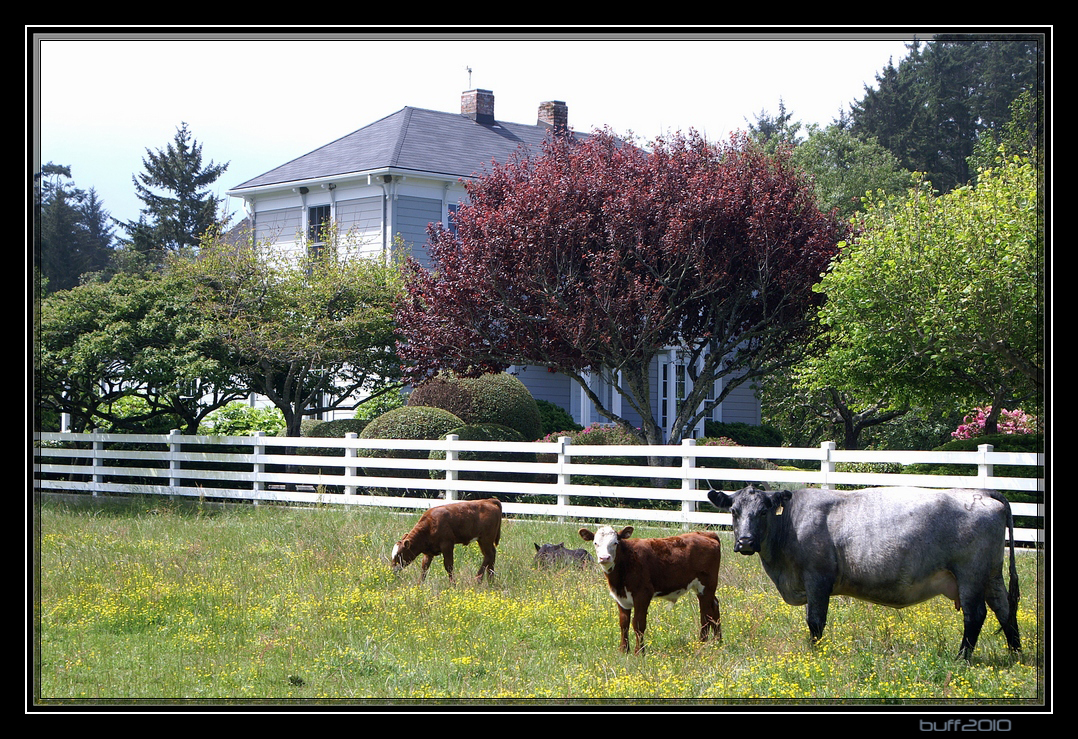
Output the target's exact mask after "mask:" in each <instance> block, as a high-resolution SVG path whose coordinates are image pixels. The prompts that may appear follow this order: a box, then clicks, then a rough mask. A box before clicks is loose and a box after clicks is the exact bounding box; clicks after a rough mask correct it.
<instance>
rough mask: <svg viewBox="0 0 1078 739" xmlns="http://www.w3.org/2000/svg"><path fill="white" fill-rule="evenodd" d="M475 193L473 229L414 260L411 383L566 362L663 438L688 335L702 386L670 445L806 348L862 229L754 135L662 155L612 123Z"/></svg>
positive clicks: (403, 307)
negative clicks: (657, 392) (849, 225)
mask: <svg viewBox="0 0 1078 739" xmlns="http://www.w3.org/2000/svg"><path fill="white" fill-rule="evenodd" d="M468 195H469V198H470V204H469V205H467V206H462V207H461V208H460V210H459V211H458V212H457V218H456V224H457V232H456V234H453V233H450V232H449V231H448V230H446V229H444V228H441V227H440V226H434V227H432V228H431V230H430V244H429V249H428V253H429V255H430V256H431V258H432V265H431V268H430V269H424V268H423V267H421V266H420V265H419V264H418V263H416V262H414V261H413V262H410V263H409V265H408V274H407V278H406V282H407V290H406V293H405V296H404V298H403V299H402V300H401V301H400V302H399V303H398V306H397V312H396V319H397V325H398V331H399V333H400V336H401V341H400V342H399V345H398V351H399V354H400V356H401V359H402V361H403V363H404V365H405V371H406V373H407V375H408V376H409V378H410V379H411V380H412V381H413V382H420V381H422V379H423V378H425V377H427V376H428V375H429V374H430V373H431V372H433V371H437V370H443V369H449V370H454V371H456V372H459V373H463V374H471V375H474V374H478V373H482V372H492V371H501V370H504V369H505V368H506V367H508V366H509V365H513V364H531V365H537V366H543V367H548V368H553V369H554V370H557V371H559V372H563V373H565V374H566V375H568V376H570V377H571V378H573V379H574V380H575V381H576V382H577V383H578V384H580V386H581V387H582V388H583V389H584V391H585V393H586V394H587V395H588V397H589V398H590V399H591V401H592V402H593V403H594V404H595V405H596V408H597V410H598V411H599V413H601V414H602V415H604V416H605V417H607V418H609V419H611V420H612V421H614V422H616V423H618V424H620V425H622V426H624V427H626V428H629V429H632V430H634V432H635V433H637V434H638V435H639V436H640V437H641V438H642V439H643V440H644V441H645V442H647V443H651V444H660V443H662V440H663V433H662V430H661V429H660V428H659V424H658V422H657V421H656V418H655V414H654V413H653V409H652V401H651V392H649V388H650V386H651V378H650V377H649V369H650V367H651V363H652V360H653V359H654V358H655V356H656V355H657V354H658V353H659V352H661V351H664V350H666V349H668V348H669V347H672V346H673V347H679V348H680V349H682V350H683V352H684V356H685V357H686V359H687V365H688V368H689V375H690V379H691V381H692V382H691V390H690V391H689V393H688V396H687V397H686V398H685V402H683V403H682V404H681V408H680V411H679V413H678V416H677V418H676V419H675V421H674V424H673V426H674V429H675V431H674V433H673V434H671V437H670V439H669V442H670V443H679V442H680V440H681V438H682V437H683V436H684V434H685V433H686V432H687V430H689V429H691V428H693V427H694V426H695V424H696V423H697V422H698V421H699V420H700V418H701V417H702V415H703V414H705V413H708V412H709V411H710V410H711V408H712V407H714V405H715V404H717V403H721V402H722V401H723V399H725V397H726V396H727V395H728V394H729V392H730V391H731V390H732V389H733V388H734V387H735V386H736V385H737V384H739V383H741V382H746V381H750V380H752V379H753V378H756V377H759V376H761V375H763V374H765V373H767V372H769V371H771V369H773V368H774V367H776V366H778V365H779V364H781V363H783V362H785V361H789V359H790V352H789V351H788V350H790V349H791V348H793V347H797V346H800V345H803V344H804V342H805V340H806V339H807V337H808V336H809V334H810V332H811V331H812V330H813V325H814V323H813V320H812V316H813V312H814V308H815V307H817V305H818V301H819V299H820V296H819V295H818V294H816V293H815V292H813V290H812V286H813V284H815V283H816V282H817V281H818V280H819V279H820V276H821V274H822V273H823V271H824V270H825V269H826V267H827V265H828V263H829V261H830V259H831V258H832V256H833V255H834V254H835V252H836V248H837V243H838V241H839V240H840V239H841V238H843V236H844V226H843V224H842V223H841V222H840V221H839V220H838V219H837V218H836V217H834V216H833V215H827V214H823V213H821V212H820V211H819V209H818V208H817V207H816V205H815V202H814V200H813V195H812V188H811V186H810V183H809V182H808V181H807V180H806V179H805V178H804V176H803V175H801V174H800V173H799V172H797V171H796V170H794V169H793V168H792V167H791V166H790V164H789V161H788V158H787V156H786V153H785V152H780V153H779V154H768V153H766V152H764V151H763V150H761V149H760V148H759V147H758V146H757V145H756V144H755V143H753V142H752V141H751V140H750V139H749V138H748V137H746V136H742V135H737V136H735V137H733V138H731V140H730V141H729V142H728V143H726V144H725V145H715V144H711V143H708V142H707V141H705V140H704V139H703V138H702V137H700V136H699V135H697V134H696V133H692V132H690V134H688V135H682V134H677V135H674V136H672V137H668V138H665V139H659V140H657V141H656V142H655V143H654V145H653V147H652V149H651V150H650V151H648V150H645V149H642V148H639V147H637V146H634V145H631V144H628V143H626V142H625V141H623V140H621V139H619V138H617V137H616V136H614V135H613V134H612V133H611V132H609V131H596V132H595V133H593V134H592V135H591V136H589V137H587V138H586V139H583V140H580V139H574V138H572V137H570V136H557V137H553V138H550V139H548V140H547V142H546V143H545V144H544V147H543V151H542V153H541V154H540V155H538V156H534V157H527V156H524V155H523V154H521V155H519V156H516V157H514V158H512V159H510V160H509V161H507V162H505V163H503V164H494V165H492V167H491V169H490V171H488V172H486V173H484V174H483V175H482V176H480V177H478V178H477V179H475V180H474V181H472V182H470V183H469V184H468ZM701 358H702V359H701ZM698 359H699V360H701V361H699V362H698V361H697V360H698ZM596 372H600V373H602V375H603V376H604V377H612V378H617V377H620V380H621V382H620V383H618V384H617V385H616V389H617V391H618V392H620V393H621V394H622V398H623V400H624V403H623V407H624V404H627V405H628V407H630V408H632V409H633V410H634V411H635V412H636V413H637V414H638V415H639V417H640V418H641V419H643V425H642V428H640V429H639V430H636V429H633V425H632V424H631V423H630V422H629V421H628V420H627V419H626V418H625V417H624V416H621V415H617V414H615V413H613V412H612V411H611V409H610V408H607V407H605V406H604V405H603V403H602V402H601V400H600V398H599V397H598V396H597V395H596V394H595V393H594V392H593V391H592V390H591V389H590V388H589V387H588V383H587V374H588V373H596ZM720 378H726V381H725V382H724V383H723V387H722V392H721V393H718V394H717V395H716V397H714V399H713V400H711V401H708V402H705V401H706V400H707V395H708V391H709V389H710V388H711V387H713V386H714V383H715V381H716V380H718V379H720Z"/></svg>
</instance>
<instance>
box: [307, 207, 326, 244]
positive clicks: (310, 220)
mask: <svg viewBox="0 0 1078 739" xmlns="http://www.w3.org/2000/svg"><path fill="white" fill-rule="evenodd" d="M327 226H329V206H328V205H315V206H312V207H310V208H308V209H307V241H309V242H311V243H314V244H321V243H322V242H323V241H325V234H326V227H327Z"/></svg>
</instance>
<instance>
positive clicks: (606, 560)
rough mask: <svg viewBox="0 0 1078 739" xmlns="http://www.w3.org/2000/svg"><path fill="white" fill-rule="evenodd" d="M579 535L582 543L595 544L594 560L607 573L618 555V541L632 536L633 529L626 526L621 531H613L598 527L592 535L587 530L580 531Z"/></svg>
mask: <svg viewBox="0 0 1078 739" xmlns="http://www.w3.org/2000/svg"><path fill="white" fill-rule="evenodd" d="M579 534H580V538H581V539H583V540H584V541H590V542H593V543H594V544H595V558H596V559H597V560H599V566H600V567H602V568H603V569H604V570H607V571H609V570H610V568H612V567H613V566H614V558H615V557H616V556H617V553H618V541H619V540H620V539H628V538H629V537H630V536H632V534H633V527H632V526H626V527H625V528H623V529H622V530H621V531H614V529H613V528H611V527H610V526H600V527H599V529H598V530H597V531H596V532H595V533H594V534H593V533H592V532H591V531H589V530H588V529H580V531H579Z"/></svg>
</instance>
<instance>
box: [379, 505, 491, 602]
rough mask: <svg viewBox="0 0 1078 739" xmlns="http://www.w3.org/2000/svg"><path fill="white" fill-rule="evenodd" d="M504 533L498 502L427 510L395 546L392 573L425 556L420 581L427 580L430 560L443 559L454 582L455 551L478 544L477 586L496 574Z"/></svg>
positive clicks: (447, 506)
mask: <svg viewBox="0 0 1078 739" xmlns="http://www.w3.org/2000/svg"><path fill="white" fill-rule="evenodd" d="M501 532H502V504H501V503H500V502H499V501H498V499H497V498H487V499H485V500H466V501H463V502H461V503H445V504H444V505H438V506H435V507H433V508H430V509H428V510H427V511H426V512H425V513H424V514H423V515H422V516H420V517H419V521H418V522H417V523H416V525H415V526H414V527H413V528H412V530H411V531H409V532H408V533H407V534H405V535H404V538H403V539H401V540H400V541H398V542H397V543H396V544H395V545H394V546H393V553H392V554H391V555H390V560H391V562H392V564H393V570H394V571H395V572H396V571H399V570H401V569H403V568H404V567H407V566H408V564H409V563H411V561H412V560H413V559H415V558H416V557H418V556H419V555H420V554H422V555H423V564H422V570H421V572H420V576H419V580H420V582H422V581H423V580H424V579H425V578H426V577H427V570H428V569H430V563H431V560H433V559H434V558H435V557H436V556H438V555H439V554H440V555H442V564H443V565H445V571H446V573H448V574H449V579H450V580H451V581H452V579H453V547H454V546H455V545H457V544H464V545H468V544H471V543H472V542H473V541H478V542H479V551H481V552H482V553H483V562H482V563H481V564H480V565H479V572H478V573H477V574H476V576H475V579H476V582H478V581H480V580H482V579H483V575H484V574H486V575H488V576H489V575H493V574H494V557H495V555H496V553H497V550H496V547H497V546H498V542H499V540H500V539H501Z"/></svg>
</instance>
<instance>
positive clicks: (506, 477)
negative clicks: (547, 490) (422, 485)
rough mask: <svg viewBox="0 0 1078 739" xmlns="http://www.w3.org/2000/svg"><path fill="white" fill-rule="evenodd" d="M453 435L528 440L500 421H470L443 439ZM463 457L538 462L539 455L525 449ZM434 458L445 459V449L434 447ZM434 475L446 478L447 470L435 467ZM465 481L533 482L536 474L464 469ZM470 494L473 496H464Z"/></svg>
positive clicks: (464, 457) (507, 496) (509, 497)
mask: <svg viewBox="0 0 1078 739" xmlns="http://www.w3.org/2000/svg"><path fill="white" fill-rule="evenodd" d="M450 434H456V435H457V436H458V437H460V440H461V441H518V442H524V441H527V439H525V438H524V436H523V435H522V434H521V433H520V432H519V431H517V430H516V429H512V428H509V427H508V426H502V425H500V424H496V423H480V424H470V425H466V426H460V427H458V428H455V429H452V430H451V431H449V432H448V433H445V434H442V436H441V437H440V438H442V439H444V438H446V437H447V436H449V435H450ZM458 458H459V459H460V460H467V461H479V462H520V463H526V464H530V463H534V462H535V461H536V455H535V454H534V453H525V452H495V451H491V452H473V451H468V452H460V454H459V457H458ZM430 459H432V460H445V452H444V451H442V450H440V449H434V450H431V452H430ZM430 476H431V478H432V479H435V480H444V479H445V472H444V471H443V470H431V471H430ZM459 478H460V479H461V480H485V481H488V482H505V483H515V482H532V481H533V480H534V479H535V475H534V474H533V473H532V472H530V471H529V472H508V473H505V472H471V471H462V472H461V473H460V475H459ZM464 497H469V496H464ZM479 497H490V493H481V494H480V495H479ZM497 497H498V498H499V499H500V500H515V499H516V497H517V496H516V495H513V494H501V493H500V494H498V495H497Z"/></svg>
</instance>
